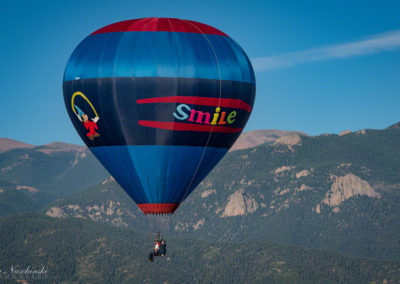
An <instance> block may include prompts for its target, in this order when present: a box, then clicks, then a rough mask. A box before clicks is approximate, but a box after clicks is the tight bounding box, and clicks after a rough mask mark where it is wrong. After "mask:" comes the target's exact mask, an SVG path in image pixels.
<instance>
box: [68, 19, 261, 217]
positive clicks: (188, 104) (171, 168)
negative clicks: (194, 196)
mask: <svg viewBox="0 0 400 284" xmlns="http://www.w3.org/2000/svg"><path fill="white" fill-rule="evenodd" d="M63 93H64V100H65V105H66V108H67V111H68V114H69V117H70V119H71V121H72V123H73V125H74V127H75V128H76V130H77V132H78V134H79V135H80V137H81V138H82V140H83V141H84V143H85V144H86V145H87V146H88V147H89V149H90V150H91V151H92V153H93V154H94V155H95V156H96V158H97V159H98V160H99V161H100V162H101V163H102V164H103V166H104V167H105V168H106V169H107V170H108V171H109V172H110V174H111V175H112V176H113V177H114V178H115V180H116V181H117V182H118V183H119V184H120V185H121V187H122V188H123V189H124V190H125V191H126V192H127V194H128V195H129V196H130V197H131V198H132V199H133V200H134V201H135V202H136V204H137V205H138V206H139V208H140V209H141V210H142V211H143V213H145V214H171V213H173V212H174V211H175V210H176V209H177V208H178V206H179V204H180V203H181V202H182V201H183V200H185V198H186V197H187V196H188V195H189V194H190V193H191V192H192V191H193V190H194V189H195V187H196V186H197V185H198V184H199V183H200V182H201V181H202V179H204V178H205V177H206V176H207V174H208V173H209V172H210V171H211V170H212V169H213V167H214V166H215V165H216V164H217V163H218V162H219V161H220V160H221V159H222V157H223V156H224V155H225V154H226V153H227V151H228V149H229V148H230V147H231V146H232V144H233V143H234V142H235V140H236V139H237V138H238V136H239V135H240V133H241V132H242V130H243V128H244V126H245V124H246V122H247V120H248V118H249V116H250V113H251V111H252V108H253V104H254V99H255V77H254V72H253V69H252V66H251V63H250V61H249V59H248V57H247V56H246V54H245V52H244V51H243V49H242V48H241V47H240V46H239V45H238V44H237V43H236V42H235V41H233V40H232V39H231V38H230V37H229V36H227V35H226V34H225V33H223V32H221V31H220V30H218V29H216V28H213V27H211V26H208V25H205V24H202V23H199V22H194V21H189V20H180V19H172V18H144V19H135V20H128V21H122V22H118V23H114V24H111V25H108V26H105V27H103V28H101V29H99V30H97V31H95V32H93V33H92V34H90V35H89V36H88V37H86V38H85V39H84V40H83V41H82V42H81V43H80V44H79V45H78V46H77V47H76V49H75V50H74V52H73V53H72V55H71V57H70V59H69V61H68V63H67V66H66V69H65V73H64V81H63Z"/></svg>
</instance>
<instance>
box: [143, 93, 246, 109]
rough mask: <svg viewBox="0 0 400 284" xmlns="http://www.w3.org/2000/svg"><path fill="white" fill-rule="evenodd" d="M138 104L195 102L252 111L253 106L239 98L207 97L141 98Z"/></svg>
mask: <svg viewBox="0 0 400 284" xmlns="http://www.w3.org/2000/svg"><path fill="white" fill-rule="evenodd" d="M136 102H137V103H138V104H151V103H180V104H194V105H202V106H215V107H217V106H220V107H229V108H237V109H242V110H245V111H248V112H251V106H250V105H249V104H247V103H245V102H244V101H242V100H239V99H220V98H206V97H184V96H172V97H159V98H148V99H140V100H137V101H136Z"/></svg>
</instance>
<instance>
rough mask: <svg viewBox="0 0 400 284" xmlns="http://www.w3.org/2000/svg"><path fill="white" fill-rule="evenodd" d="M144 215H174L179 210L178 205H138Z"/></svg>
mask: <svg viewBox="0 0 400 284" xmlns="http://www.w3.org/2000/svg"><path fill="white" fill-rule="evenodd" d="M138 206H139V208H140V210H142V211H143V213H144V214H172V213H174V211H175V210H176V209H177V208H178V206H179V204H177V203H142V204H138Z"/></svg>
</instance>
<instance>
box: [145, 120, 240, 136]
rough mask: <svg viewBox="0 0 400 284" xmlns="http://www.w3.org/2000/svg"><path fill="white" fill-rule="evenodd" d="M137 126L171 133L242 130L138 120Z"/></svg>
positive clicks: (234, 131) (231, 131)
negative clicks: (170, 131) (171, 131)
mask: <svg viewBox="0 0 400 284" xmlns="http://www.w3.org/2000/svg"><path fill="white" fill-rule="evenodd" d="M139 125H141V126H146V127H152V128H159V129H165V130H173V131H197V132H211V131H212V132H222V133H237V132H241V131H242V129H243V128H236V127H227V126H218V125H209V124H192V123H183V122H167V121H149V120H139Z"/></svg>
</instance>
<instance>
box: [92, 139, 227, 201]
mask: <svg viewBox="0 0 400 284" xmlns="http://www.w3.org/2000/svg"><path fill="white" fill-rule="evenodd" d="M90 150H91V151H92V152H93V154H94V155H95V156H96V158H97V159H99V161H100V162H101V163H102V164H103V165H105V167H106V169H107V170H108V171H109V172H110V173H111V175H112V176H114V177H115V179H116V180H117V181H118V183H119V184H120V185H121V186H122V187H123V188H124V190H125V191H126V192H127V193H128V195H129V196H130V197H131V198H132V199H133V200H134V201H135V202H136V203H137V204H142V203H146V204H152V203H176V204H179V203H181V202H182V201H183V200H184V199H185V198H186V197H187V196H188V195H189V194H190V193H191V192H192V191H193V189H194V188H195V187H196V186H197V185H198V184H199V183H200V182H201V180H202V179H203V178H205V177H206V176H207V174H208V173H209V172H210V171H211V170H212V168H213V167H214V166H215V165H216V164H217V163H218V162H219V160H220V159H222V157H223V156H224V155H225V154H226V152H227V149H225V148H216V147H193V146H159V145H154V146H153V145H151V146H148V145H145V146H130V145H127V146H105V147H91V148H90ZM135 165H140V167H135Z"/></svg>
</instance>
